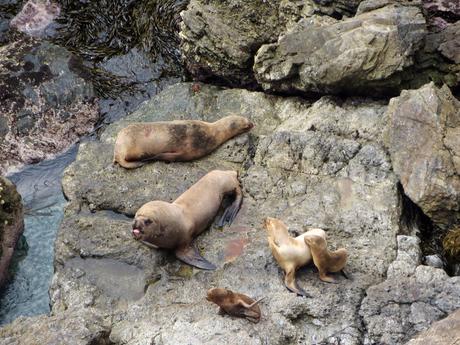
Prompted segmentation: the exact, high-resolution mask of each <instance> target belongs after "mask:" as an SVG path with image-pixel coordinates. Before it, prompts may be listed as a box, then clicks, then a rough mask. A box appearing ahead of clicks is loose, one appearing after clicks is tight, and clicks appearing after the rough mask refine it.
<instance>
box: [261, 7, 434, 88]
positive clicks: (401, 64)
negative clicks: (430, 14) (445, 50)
mask: <svg viewBox="0 0 460 345" xmlns="http://www.w3.org/2000/svg"><path fill="white" fill-rule="evenodd" d="M401 32H404V35H401V34H400V33H401ZM426 34H427V31H426V29H425V19H424V17H423V15H422V12H421V10H420V9H419V8H417V7H411V6H404V7H402V6H394V5H392V6H386V7H383V8H378V9H375V10H373V11H370V12H365V13H361V14H359V15H357V16H355V17H353V18H349V19H345V20H342V21H337V22H334V23H321V22H319V23H315V22H314V21H312V20H311V19H309V20H301V21H300V22H299V23H298V26H297V27H296V28H295V29H294V30H292V31H291V32H288V33H286V34H284V35H282V36H281V37H280V38H279V40H278V42H277V43H273V44H267V45H263V46H262V47H261V48H260V49H259V51H258V52H257V55H256V56H255V62H254V72H255V75H256V78H257V81H258V82H259V83H260V85H261V86H262V87H263V88H264V89H265V90H269V91H282V92H302V93H307V94H308V93H312V92H317V93H347V94H356V93H361V94H374V95H375V94H376V93H382V92H383V93H385V92H386V93H394V90H398V89H399V88H400V87H401V83H402V76H401V73H402V72H403V71H404V70H405V69H407V68H408V67H410V66H412V65H413V64H414V54H415V52H416V51H417V50H418V49H419V48H420V47H421V45H422V43H423V39H424V37H425V36H426Z"/></svg>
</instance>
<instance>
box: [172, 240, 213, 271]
mask: <svg viewBox="0 0 460 345" xmlns="http://www.w3.org/2000/svg"><path fill="white" fill-rule="evenodd" d="M174 253H175V254H176V257H177V258H178V259H179V260H181V261H183V262H185V263H186V264H189V265H191V266H194V267H197V268H201V269H202V270H215V269H216V268H217V267H216V266H215V265H214V264H212V263H210V262H209V261H208V260H206V259H205V258H204V257H202V256H201V255H200V253H199V252H198V250H197V249H196V248H195V246H194V245H190V246H188V247H182V248H178V249H176V251H175V252H174Z"/></svg>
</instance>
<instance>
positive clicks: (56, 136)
mask: <svg viewBox="0 0 460 345" xmlns="http://www.w3.org/2000/svg"><path fill="white" fill-rule="evenodd" d="M0 53H1V54H0V55H1V57H0V76H1V78H0V111H1V112H2V117H3V120H2V122H6V126H4V127H6V129H5V128H3V130H2V133H6V134H5V135H4V136H3V135H2V138H1V139H0V142H2V146H1V148H0V155H1V156H2V160H1V162H0V172H5V171H7V170H8V169H11V168H12V167H14V166H18V165H20V164H23V163H32V162H37V161H39V160H42V159H44V158H47V157H49V156H51V155H53V154H56V153H58V152H61V151H63V150H65V149H67V148H68V147H69V146H70V145H71V144H73V143H74V142H76V141H77V140H78V138H79V137H80V136H81V135H83V134H86V133H87V132H89V131H90V130H92V128H93V125H94V123H95V121H96V119H97V117H98V111H97V106H96V105H95V104H94V103H93V101H92V98H93V97H94V91H93V87H92V84H91V83H89V82H87V81H85V80H84V79H83V78H82V77H80V76H79V75H81V74H82V70H81V65H80V64H79V62H78V59H77V58H76V57H74V56H73V55H72V54H71V53H70V52H68V51H67V50H65V49H64V48H61V47H58V46H55V45H53V44H50V43H47V42H45V41H43V42H39V41H36V40H33V39H27V38H25V39H21V40H19V41H15V42H14V43H11V44H8V45H5V46H3V47H0Z"/></svg>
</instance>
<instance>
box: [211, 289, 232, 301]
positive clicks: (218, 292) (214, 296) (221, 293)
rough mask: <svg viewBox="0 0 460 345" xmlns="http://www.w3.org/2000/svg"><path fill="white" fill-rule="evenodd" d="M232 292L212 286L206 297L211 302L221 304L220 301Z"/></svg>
mask: <svg viewBox="0 0 460 345" xmlns="http://www.w3.org/2000/svg"><path fill="white" fill-rule="evenodd" d="M231 294H232V292H231V291H230V290H227V289H223V288H212V289H209V290H208V292H207V296H206V299H207V300H208V301H210V302H214V303H217V304H219V302H220V301H222V300H223V299H225V298H226V297H227V296H229V295H231Z"/></svg>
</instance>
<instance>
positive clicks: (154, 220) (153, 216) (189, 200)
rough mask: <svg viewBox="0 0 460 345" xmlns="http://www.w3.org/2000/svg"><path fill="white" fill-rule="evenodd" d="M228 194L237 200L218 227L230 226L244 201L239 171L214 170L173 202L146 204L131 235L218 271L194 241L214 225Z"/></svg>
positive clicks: (204, 267)
mask: <svg viewBox="0 0 460 345" xmlns="http://www.w3.org/2000/svg"><path fill="white" fill-rule="evenodd" d="M227 194H233V195H234V196H235V199H234V201H233V202H232V204H231V205H230V206H228V207H227V208H226V209H225V211H224V213H223V215H222V218H221V219H220V221H219V223H218V225H219V226H223V225H224V224H225V223H228V224H229V225H230V224H231V223H232V222H233V220H234V219H235V217H236V214H237V213H238V211H239V209H240V206H241V203H242V201H243V194H242V192H241V188H240V184H239V182H238V178H237V172H236V171H231V170H229V171H221V170H213V171H211V172H209V173H208V174H206V175H205V176H204V177H202V178H201V179H200V180H199V181H198V182H196V183H195V184H194V185H193V186H191V187H190V188H189V189H188V190H187V191H185V192H184V193H183V194H182V195H181V196H179V197H178V198H177V199H176V200H175V201H174V202H172V203H169V202H165V201H150V202H148V203H146V204H144V205H143V206H142V207H141V208H140V209H139V210H138V211H137V212H136V215H135V217H134V222H133V229H132V234H133V236H134V238H135V239H137V240H140V241H142V242H144V243H147V244H151V245H153V246H155V247H158V248H167V249H173V250H174V252H175V254H176V257H177V258H178V259H180V260H182V261H184V262H185V263H187V264H189V265H192V266H195V267H198V268H202V269H207V270H213V269H216V266H214V265H213V264H212V263H210V262H209V261H207V260H206V259H204V258H203V257H202V256H201V255H200V253H199V252H198V251H197V249H196V248H195V246H193V245H191V242H192V240H193V238H194V237H196V236H198V235H199V234H200V233H201V232H203V231H204V230H205V229H206V228H207V227H208V226H209V225H210V224H211V222H212V221H213V219H214V217H215V215H216V213H217V212H218V210H219V208H220V205H221V203H222V199H223V197H224V196H225V195H227Z"/></svg>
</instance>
